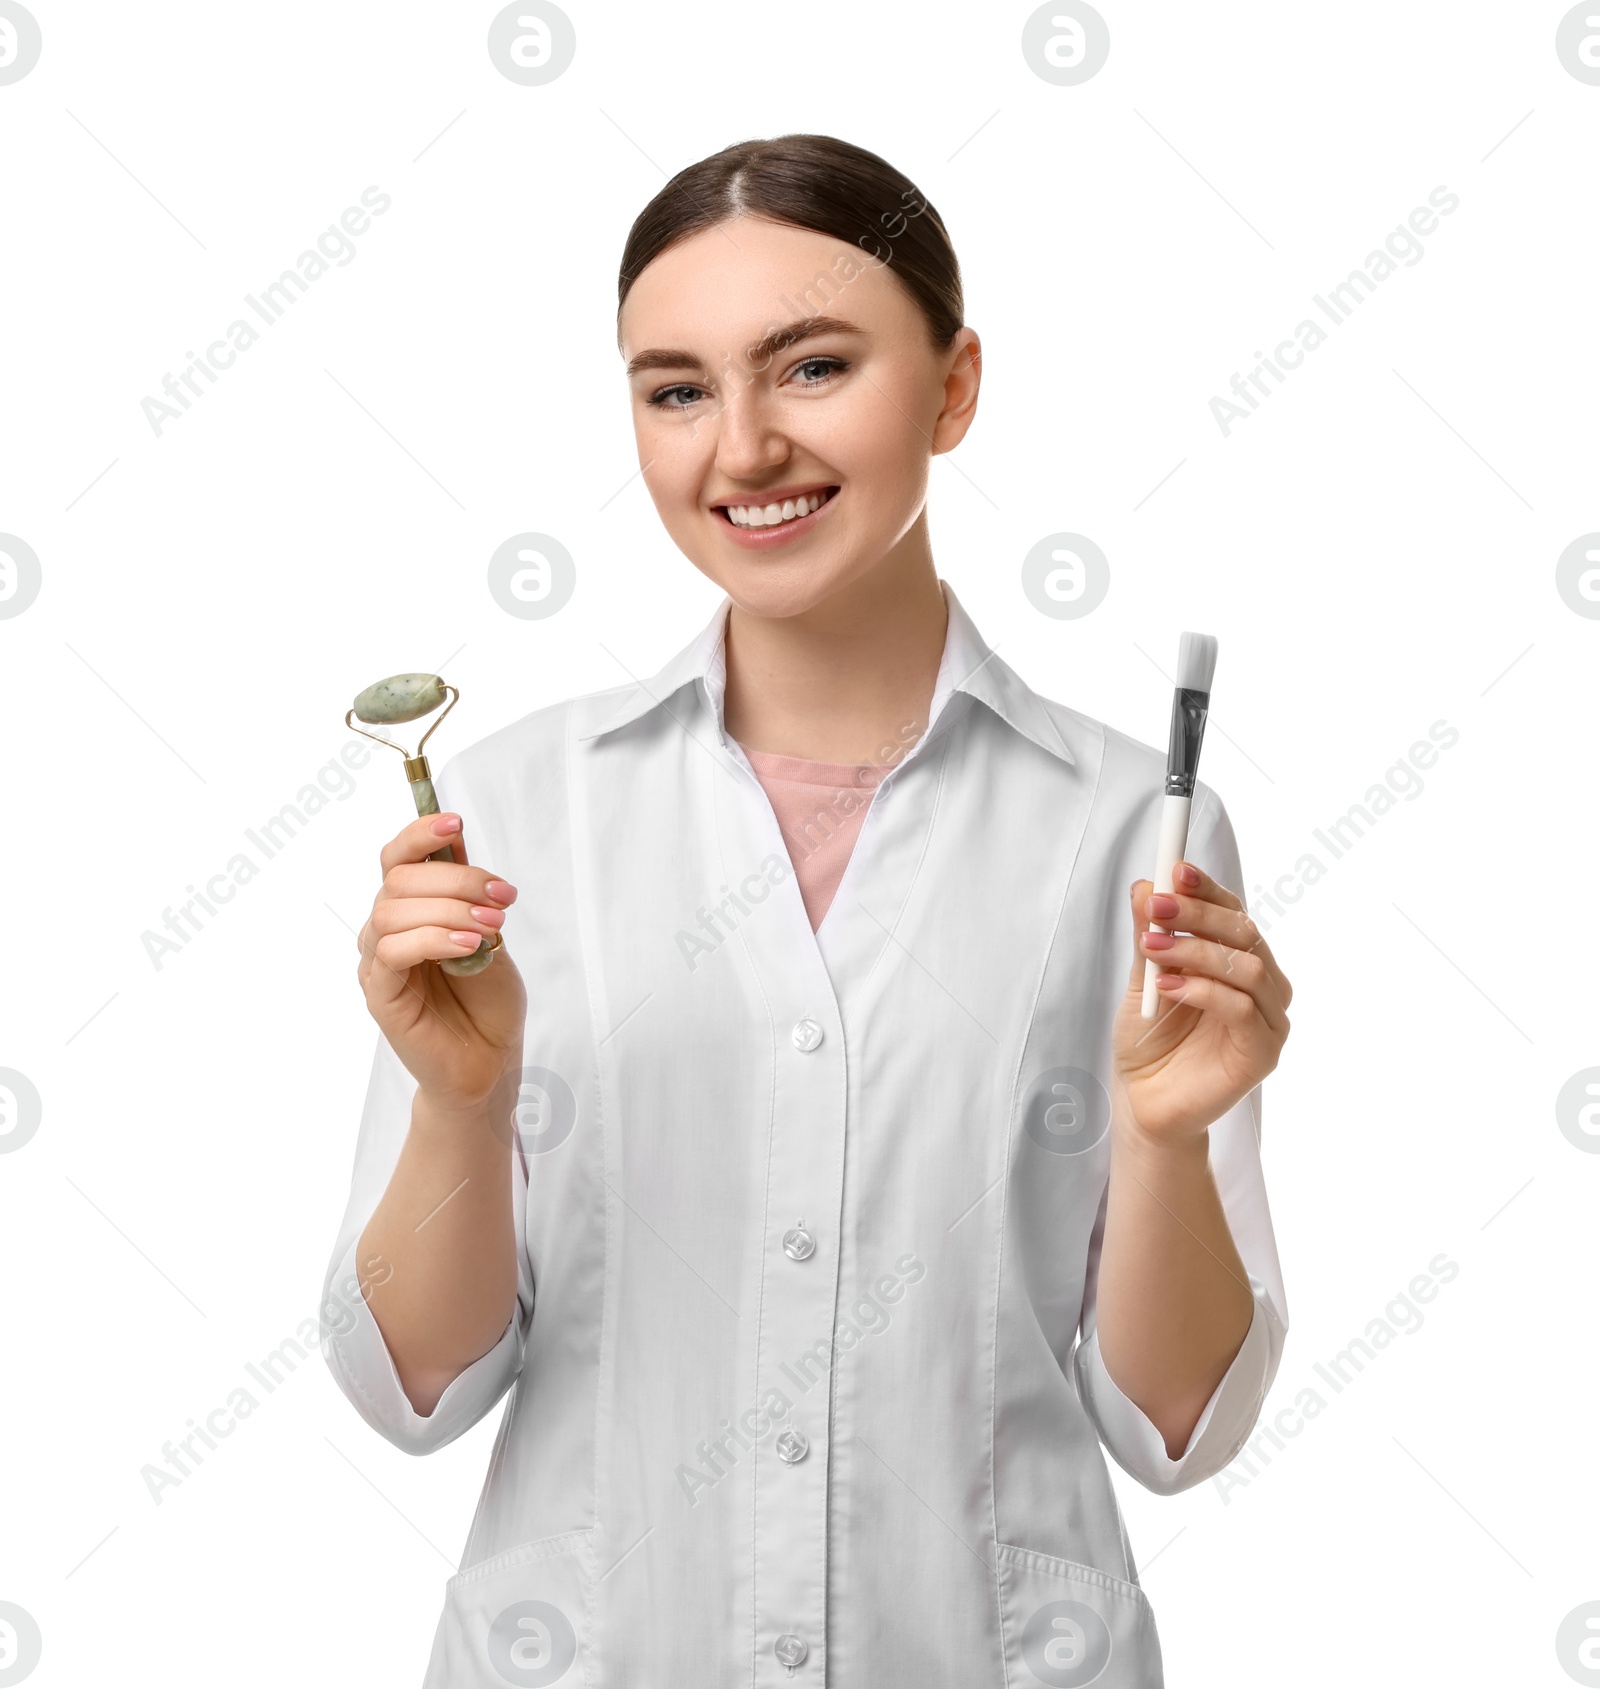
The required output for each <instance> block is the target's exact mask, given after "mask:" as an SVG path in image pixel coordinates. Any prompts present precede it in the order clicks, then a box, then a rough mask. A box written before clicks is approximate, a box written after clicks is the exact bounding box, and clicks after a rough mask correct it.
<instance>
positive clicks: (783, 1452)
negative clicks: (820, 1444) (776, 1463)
mask: <svg viewBox="0 0 1600 1689" xmlns="http://www.w3.org/2000/svg"><path fill="white" fill-rule="evenodd" d="M774 1447H775V1448H776V1449H777V1451H778V1458H779V1460H782V1461H786V1462H787V1463H788V1464H789V1465H790V1466H793V1465H794V1463H795V1462H796V1461H797V1460H804V1459H805V1457H806V1451H807V1450H808V1449H809V1448H810V1447H811V1445H810V1443H808V1442H807V1441H806V1439H805V1438H804V1437H803V1436H802V1435H801V1434H800V1432H798V1431H785V1432H784V1434H783V1435H782V1436H781V1437H780V1438H779V1439H778V1441H777V1442H776V1444H775V1445H774Z"/></svg>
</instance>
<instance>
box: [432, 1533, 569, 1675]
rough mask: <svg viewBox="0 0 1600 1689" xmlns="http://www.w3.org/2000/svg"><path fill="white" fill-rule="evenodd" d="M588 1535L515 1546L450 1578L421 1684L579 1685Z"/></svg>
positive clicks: (553, 1538) (554, 1537)
mask: <svg viewBox="0 0 1600 1689" xmlns="http://www.w3.org/2000/svg"><path fill="white" fill-rule="evenodd" d="M593 1536H594V1528H593V1527H592V1526H591V1527H590V1528H588V1529H587V1530H582V1531H566V1532H564V1533H562V1534H561V1535H560V1536H551V1537H540V1538H539V1539H538V1540H537V1541H536V1542H524V1543H519V1544H518V1545H517V1547H515V1548H508V1549H507V1550H506V1551H505V1552H504V1553H503V1554H496V1555H494V1556H493V1557H492V1558H490V1559H488V1560H480V1561H479V1562H478V1564H477V1565H475V1566H467V1567H464V1568H463V1569H462V1570H461V1571H459V1572H457V1573H456V1575H455V1576H454V1577H453V1578H450V1579H449V1580H448V1581H447V1582H446V1584H445V1586H444V1590H445V1596H444V1612H443V1613H442V1614H441V1615H440V1618H439V1628H438V1630H437V1632H436V1633H435V1635H434V1640H433V1654H432V1656H431V1657H430V1659H429V1661H428V1675H427V1677H426V1678H425V1679H424V1680H423V1686H422V1689H548V1686H550V1685H560V1686H561V1689H578V1686H579V1685H581V1684H584V1683H587V1682H588V1681H589V1677H590V1673H589V1665H588V1662H589V1635H588V1632H589V1626H590V1622H591V1613H590V1594H591V1592H592V1589H593V1579H592V1576H591V1570H592V1568H591V1565H590V1555H591V1550H592V1539H593Z"/></svg>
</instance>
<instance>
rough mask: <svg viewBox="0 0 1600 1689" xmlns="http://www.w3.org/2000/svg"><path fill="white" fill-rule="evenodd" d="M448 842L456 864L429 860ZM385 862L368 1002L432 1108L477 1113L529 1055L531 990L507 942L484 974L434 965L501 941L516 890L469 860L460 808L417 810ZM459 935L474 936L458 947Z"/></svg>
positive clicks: (371, 920) (361, 973) (367, 937)
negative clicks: (453, 811)
mask: <svg viewBox="0 0 1600 1689" xmlns="http://www.w3.org/2000/svg"><path fill="white" fill-rule="evenodd" d="M452 823H453V826H452V825H451V824H452ZM445 829H448V830H445ZM441 845H449V846H450V847H451V848H452V849H453V851H454V853H455V856H456V860H455V861H454V862H430V861H429V860H428V858H429V857H430V856H431V855H432V853H433V852H434V851H436V850H438V849H439V848H440V846H441ZM379 861H380V862H381V864H382V867H383V884H382V885H381V886H380V887H379V888H378V895H377V896H376V897H375V898H374V899H373V903H372V914H371V915H370V916H369V917H368V919H367V923H366V925H365V926H364V927H362V929H361V932H360V934H359V935H358V937H357V943H358V944H359V946H360V949H361V962H360V965H359V967H358V968H357V970H356V976H357V978H358V979H359V980H360V981H361V989H362V991H363V992H365V994H366V999H367V1008H368V1010H369V1011H370V1012H371V1014H372V1018H373V1019H374V1020H375V1021H377V1023H378V1025H379V1027H380V1028H381V1029H382V1031H383V1035H384V1037H385V1038H387V1039H388V1041H389V1043H390V1046H391V1047H392V1048H393V1050H394V1052H395V1054H396V1055H398V1056H399V1058H400V1060H401V1061H402V1062H404V1063H405V1065H406V1068H407V1069H408V1070H409V1072H410V1073H411V1076H412V1077H413V1078H414V1079H415V1080H416V1082H417V1084H418V1086H419V1087H420V1089H421V1091H422V1093H423V1094H424V1095H425V1096H426V1097H427V1098H428V1099H429V1100H430V1101H431V1103H432V1104H433V1106H434V1108H435V1109H436V1110H438V1111H439V1112H441V1113H445V1114H466V1113H471V1112H473V1111H474V1110H476V1109H478V1108H481V1106H482V1105H483V1103H484V1102H485V1101H486V1100H487V1099H488V1098H489V1096H490V1095H491V1093H492V1092H493V1091H494V1089H495V1087H496V1085H497V1084H498V1083H499V1082H500V1081H501V1080H502V1079H503V1078H504V1077H505V1076H506V1074H507V1072H508V1070H509V1068H510V1067H511V1065H512V1063H513V1062H514V1061H520V1059H521V1058H520V1051H521V1048H522V1032H523V1019H524V1016H525V1014H526V1012H527V991H526V989H525V988H524V986H523V982H522V975H521V974H520V973H519V972H518V971H517V965H516V963H515V962H513V961H512V959H511V952H510V950H509V949H508V948H507V946H506V945H505V944H504V943H502V944H501V946H500V948H499V950H497V951H496V952H495V958H494V960H493V961H492V962H491V963H490V964H489V965H488V967H486V968H485V969H484V970H483V971H482V972H481V973H476V974H463V975H460V976H457V975H454V974H447V973H446V972H445V971H444V970H443V969H442V968H440V967H437V966H436V965H434V964H435V963H437V962H439V961H441V960H443V959H445V958H447V957H451V956H470V955H471V954H472V953H473V950H474V948H475V946H476V942H477V940H478V939H479V938H480V937H481V938H493V936H494V934H495V933H496V932H498V931H499V930H500V927H501V925H502V923H503V922H504V920H505V914H504V910H505V909H506V907H507V906H508V905H509V904H510V903H512V902H513V901H514V900H515V898H516V895H517V892H516V887H515V886H512V885H509V884H508V883H507V882H506V881H504V880H501V879H498V878H496V876H495V875H494V873H493V872H492V871H491V870H490V869H487V868H474V867H472V866H471V865H470V864H469V863H468V861H467V850H466V843H465V840H464V837H463V834H462V832H461V817H460V816H459V815H420V816H418V817H417V819H416V820H415V821H413V822H411V823H410V825H409V826H406V827H403V828H402V829H401V830H400V831H399V832H398V833H396V834H395V836H394V837H393V838H392V839H391V840H390V841H389V842H388V844H386V845H385V846H384V847H383V851H382V853H381V855H380V858H379ZM456 932H459V933H470V934H471V935H472V940H473V942H472V943H463V944H458V943H457V942H456V941H455V940H454V939H453V938H452V937H451V934H452V933H456Z"/></svg>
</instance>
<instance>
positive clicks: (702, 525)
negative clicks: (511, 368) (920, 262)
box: [618, 217, 978, 616]
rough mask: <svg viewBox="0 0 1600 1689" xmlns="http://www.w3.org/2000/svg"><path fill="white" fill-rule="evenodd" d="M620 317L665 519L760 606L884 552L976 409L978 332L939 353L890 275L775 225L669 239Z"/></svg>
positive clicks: (859, 256) (786, 602)
mask: <svg viewBox="0 0 1600 1689" xmlns="http://www.w3.org/2000/svg"><path fill="white" fill-rule="evenodd" d="M807 323H809V324H810V326H811V331H810V332H805V325H806V324H807ZM618 326H619V335H620V342H621V348H622V355H623V358H624V359H625V360H626V362H627V364H628V383H629V388H630V392H631V403H632V407H633V426H634V433H635V436H636V437H637V440H638V444H639V462H640V465H641V470H642V473H643V476H644V480H645V484H646V486H647V487H648V488H649V489H650V496H651V498H652V499H654V501H655V506H656V510H657V512H658V514H659V515H660V517H661V521H662V523H663V525H664V526H665V527H666V530H667V532H668V533H669V534H670V535H671V536H672V539H673V541H674V543H675V544H676V545H677V546H678V548H679V549H680V550H681V551H682V552H683V554H684V555H685V556H686V557H687V558H688V559H689V560H690V562H692V563H693V564H694V565H695V567H696V568H697V569H699V570H701V571H702V573H704V574H706V575H708V576H709V577H710V578H711V579H712V580H713V581H715V582H716V583H717V585H718V586H720V587H721V588H722V589H723V591H725V592H726V593H728V595H729V596H730V597H731V598H732V599H733V601H734V602H735V603H736V604H737V605H738V606H739V607H740V608H741V609H742V610H745V611H747V612H749V613H751V614H754V615H762V616H792V615H797V614H800V613H802V612H803V611H805V610H807V609H809V608H810V607H811V606H812V605H814V604H818V603H821V602H822V601H823V600H824V599H827V598H830V597H832V596H833V595H834V594H835V593H836V592H838V591H840V590H841V589H842V588H844V587H847V586H849V585H851V584H852V583H854V582H856V581H858V580H860V579H861V578H862V577H863V576H865V575H867V574H868V573H869V572H870V571H871V570H873V569H874V568H875V567H877V565H879V564H880V563H881V562H883V560H884V559H885V558H886V557H888V556H889V555H890V553H891V552H892V551H893V550H894V548H895V547H896V546H897V545H898V544H899V542H900V541H901V540H902V539H903V538H904V537H905V536H906V535H907V534H908V533H909V532H910V530H911V529H912V528H913V526H914V525H916V524H917V522H918V518H919V517H920V515H921V512H922V508H923V503H924V500H925V498H926V496H927V484H928V461H929V458H930V457H931V456H932V455H933V454H934V453H935V452H945V451H949V450H950V449H951V447H953V446H954V445H956V443H957V442H958V441H959V440H960V439H961V437H962V436H963V435H964V434H965V433H966V431H967V426H968V424H969V422H970V421H971V419H972V415H973V411H974V408H975V406H976V403H977V394H978V338H977V336H976V335H975V334H974V333H973V332H972V330H971V329H968V328H963V329H962V330H961V332H960V333H959V334H958V335H957V337H956V340H955V342H954V344H953V345H952V346H951V347H950V348H949V349H948V350H945V351H939V350H936V349H935V348H934V347H933V346H931V345H930V343H929V335H928V327H927V319H926V318H925V317H924V316H923V315H922V312H921V310H920V309H919V308H918V306H917V305H916V303H915V302H914V301H913V299H912V297H911V295H910V294H909V293H908V292H907V291H906V289H905V287H904V285H903V284H902V283H901V282H900V281H899V280H898V279H897V278H896V277H895V275H894V274H893V273H892V272H891V271H890V270H889V269H887V268H886V267H884V266H883V265H882V264H880V263H878V262H876V261H875V260H873V259H871V258H869V257H868V256H867V255H866V254H865V253H864V252H863V251H862V250H861V249H860V248H858V247H853V246H851V245H850V244H849V243H848V242H847V241H843V240H839V239H837V238H835V237H834V236H832V235H824V234H818V233H816V232H815V231H814V230H811V229H798V228H795V227H793V226H792V225H790V224H786V223H772V222H769V221H766V220H765V219H762V218H757V217H738V218H734V219H731V220H730V221H728V222H724V223H720V224H717V225H716V226H715V227H713V228H709V229H703V230H701V231H700V232H699V233H698V234H695V235H692V236H690V237H689V238H688V239H686V240H683V241H681V242H679V243H678V244H677V245H676V246H673V247H670V248H669V249H668V250H667V251H665V252H663V253H662V254H661V255H660V256H659V257H658V258H656V259H654V260H653V261H652V262H651V263H650V264H648V265H647V266H646V267H645V269H644V270H643V271H642V272H641V273H640V275H639V277H638V279H637V280H636V281H635V282H634V284H633V287H632V288H631V289H630V291H629V293H628V297H627V300H626V302H625V303H624V305H623V307H622V313H621V316H620V319H619V325H618ZM797 334H799V335H803V338H793V336H794V335H797ZM819 500H820V501H821V503H820V504H817V501H819ZM814 505H815V506H816V508H812V506H814ZM808 512H809V513H808ZM785 513H787V517H785ZM774 518H776V520H774Z"/></svg>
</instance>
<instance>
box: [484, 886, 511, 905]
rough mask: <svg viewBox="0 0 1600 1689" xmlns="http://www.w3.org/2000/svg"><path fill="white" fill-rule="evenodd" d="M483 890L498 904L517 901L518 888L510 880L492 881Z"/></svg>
mask: <svg viewBox="0 0 1600 1689" xmlns="http://www.w3.org/2000/svg"><path fill="white" fill-rule="evenodd" d="M483 889H484V891H485V892H486V893H487V894H488V895H489V896H490V897H492V898H493V899H494V900H495V902H496V903H512V902H515V901H516V896H517V888H516V887H515V886H514V885H512V884H511V882H510V881H509V880H490V881H488V882H487V883H486V884H485V886H484V888H483Z"/></svg>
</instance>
